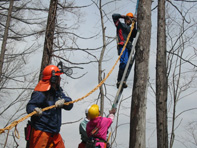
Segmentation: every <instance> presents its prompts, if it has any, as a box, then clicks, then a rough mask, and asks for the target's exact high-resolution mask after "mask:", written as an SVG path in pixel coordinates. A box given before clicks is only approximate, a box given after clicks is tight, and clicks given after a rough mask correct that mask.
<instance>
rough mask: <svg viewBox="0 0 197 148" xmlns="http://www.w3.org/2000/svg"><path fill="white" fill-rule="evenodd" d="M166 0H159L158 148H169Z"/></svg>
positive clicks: (157, 72) (157, 69)
mask: <svg viewBox="0 0 197 148" xmlns="http://www.w3.org/2000/svg"><path fill="white" fill-rule="evenodd" d="M167 88H168V84H167V67H166V23H165V0H158V28H157V59H156V114H157V148H168V125H167Z"/></svg>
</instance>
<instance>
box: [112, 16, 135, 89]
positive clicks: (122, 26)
mask: <svg viewBox="0 0 197 148" xmlns="http://www.w3.org/2000/svg"><path fill="white" fill-rule="evenodd" d="M112 19H113V21H114V24H115V26H116V30H117V37H118V47H117V48H118V54H119V55H120V53H121V51H122V49H123V46H124V44H125V42H126V40H127V36H128V34H129V32H130V29H131V27H130V25H131V24H132V20H134V21H136V20H137V19H136V17H134V16H133V14H132V13H127V14H126V15H121V14H113V15H112ZM120 19H124V23H122V22H121V21H120ZM136 34H137V29H136V24H135V25H134V29H133V31H132V34H131V37H130V39H129V42H128V43H127V46H126V48H125V50H124V52H123V54H122V56H121V58H120V65H119V71H118V78H117V84H116V86H117V88H118V87H119V85H120V81H121V79H122V76H123V73H124V70H125V67H126V65H127V62H128V59H129V55H130V52H131V48H132V42H133V39H134V38H135V36H136ZM123 88H127V84H126V82H125V81H124V82H123Z"/></svg>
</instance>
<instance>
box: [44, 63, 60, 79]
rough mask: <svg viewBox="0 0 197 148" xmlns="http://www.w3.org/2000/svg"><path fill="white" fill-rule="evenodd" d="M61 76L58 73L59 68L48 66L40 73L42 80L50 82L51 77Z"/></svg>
mask: <svg viewBox="0 0 197 148" xmlns="http://www.w3.org/2000/svg"><path fill="white" fill-rule="evenodd" d="M61 74H63V73H62V72H60V70H59V68H58V67H57V66H55V65H48V66H46V67H45V68H44V70H43V72H42V80H50V79H51V77H52V75H53V76H60V75H61Z"/></svg>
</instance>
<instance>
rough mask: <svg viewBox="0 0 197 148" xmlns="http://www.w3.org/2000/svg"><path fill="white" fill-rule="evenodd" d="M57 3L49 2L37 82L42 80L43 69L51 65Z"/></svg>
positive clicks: (55, 1) (53, 0)
mask: <svg viewBox="0 0 197 148" xmlns="http://www.w3.org/2000/svg"><path fill="white" fill-rule="evenodd" d="M57 3H58V0H51V2H50V8H49V15H48V20H47V28H46V33H45V41H44V50H43V56H42V63H41V70H40V76H39V80H40V79H41V78H42V71H43V69H44V68H45V67H46V66H47V65H49V64H51V59H52V53H53V39H54V32H55V20H56V11H57Z"/></svg>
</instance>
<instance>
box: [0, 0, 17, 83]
mask: <svg viewBox="0 0 197 148" xmlns="http://www.w3.org/2000/svg"><path fill="white" fill-rule="evenodd" d="M13 4H14V0H11V1H10V5H9V9H8V16H7V21H6V25H5V31H4V36H3V41H2V46H1V55H0V82H1V80H2V72H3V63H4V57H5V52H6V43H7V38H8V30H9V27H10V21H11V15H12V9H13Z"/></svg>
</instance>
